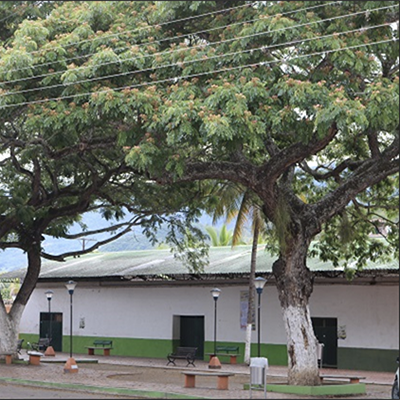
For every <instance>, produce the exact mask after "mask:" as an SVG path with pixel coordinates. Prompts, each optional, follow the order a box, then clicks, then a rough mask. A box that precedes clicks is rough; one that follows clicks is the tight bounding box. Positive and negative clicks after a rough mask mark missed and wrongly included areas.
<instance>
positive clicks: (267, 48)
mask: <svg viewBox="0 0 400 400" xmlns="http://www.w3.org/2000/svg"><path fill="white" fill-rule="evenodd" d="M384 26H390V24H389V23H386V24H381V25H375V26H368V27H365V28H359V29H353V30H350V31H344V32H335V33H332V34H330V35H324V36H315V37H312V38H307V39H298V40H293V41H290V42H285V43H277V44H275V45H270V46H261V47H258V48H252V49H247V50H241V51H236V52H231V53H225V54H223V55H216V56H211V57H207V59H206V60H204V59H197V60H189V61H182V62H181V63H179V62H178V63H172V64H164V65H159V66H158V67H150V68H145V69H141V70H136V71H127V72H121V73H118V74H113V75H106V76H100V77H95V78H90V79H84V80H80V81H75V82H73V83H71V84H67V85H66V84H64V83H59V84H56V85H50V86H44V87H37V88H31V89H25V90H19V91H15V92H6V93H3V94H1V95H0V98H2V97H5V96H9V95H16V94H22V93H29V92H35V91H41V90H46V89H54V88H57V87H65V86H72V85H78V84H81V83H86V82H94V81H98V80H103V79H110V78H117V77H120V76H127V75H136V74H139V73H142V72H149V71H157V70H159V69H163V68H169V67H182V68H183V66H187V65H190V64H194V63H198V62H202V61H210V60H213V59H221V58H225V57H229V56H235V55H240V54H245V53H250V52H256V51H266V50H271V49H273V48H276V47H281V46H292V45H295V44H297V43H306V42H311V41H313V40H321V39H326V38H328V37H334V36H339V35H346V34H349V33H355V32H361V31H366V30H369V29H376V28H381V27H384Z"/></svg>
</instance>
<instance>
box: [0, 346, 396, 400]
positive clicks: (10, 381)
mask: <svg viewBox="0 0 400 400" xmlns="http://www.w3.org/2000/svg"><path fill="white" fill-rule="evenodd" d="M24 356H25V355H24ZM67 357H68V356H67V355H65V354H64V355H62V354H57V356H56V357H54V358H52V359H51V361H52V362H41V364H40V365H39V366H34V365H27V364H12V365H5V364H0V390H1V394H2V395H3V393H4V395H5V390H6V388H7V385H8V388H9V389H10V386H11V385H12V386H13V390H12V391H11V392H12V393H13V394H14V395H15V396H17V394H18V393H19V392H18V390H17V387H15V386H14V385H16V384H18V387H19V388H20V390H21V391H23V390H24V388H25V386H21V384H24V385H32V384H35V385H39V388H40V390H44V392H42V393H39V392H38V390H39V389H38V388H36V389H32V391H31V393H32V395H33V396H34V397H32V396H29V397H26V396H25V397H24V396H23V395H21V396H19V397H18V396H17V397H11V396H7V397H6V398H57V397H46V396H45V395H46V390H47V389H46V387H52V388H53V391H52V392H55V391H56V390H58V389H60V388H62V389H63V390H64V391H63V397H64V398H67V397H66V395H65V396H64V393H65V394H67V393H69V395H68V396H69V397H68V398H84V396H87V397H86V398H94V397H93V395H92V394H91V393H93V392H95V393H98V396H97V398H109V397H107V391H108V393H112V394H115V395H114V398H116V395H119V396H122V395H125V396H126V397H127V398H156V397H159V398H160V397H161V398H167V397H168V398H171V397H173V394H175V395H180V396H181V398H182V397H183V398H188V397H197V398H215V399H216V398H220V399H224V398H225V399H248V398H250V392H249V390H245V389H244V388H243V386H244V384H248V383H249V382H250V371H249V370H250V369H249V367H248V366H247V365H245V364H240V365H230V364H225V363H223V364H222V370H224V371H229V372H234V373H235V375H234V376H233V377H231V378H230V379H229V390H217V389H216V379H211V378H207V377H197V378H196V388H192V389H188V388H184V387H183V382H184V377H183V375H182V373H181V372H182V371H185V370H188V369H195V370H208V371H209V369H208V364H207V362H204V361H196V367H195V368H193V367H191V366H190V367H186V363H185V362H184V361H183V360H178V361H177V366H173V365H169V366H166V363H167V360H166V359H165V360H164V359H144V358H132V357H116V356H110V357H104V356H76V357H75V359H76V360H77V362H78V366H79V370H78V373H72V374H71V373H65V372H64V368H63V367H64V364H63V363H62V362H60V361H62V360H63V359H65V360H66V359H67ZM24 358H25V359H27V358H26V356H25V357H24ZM46 359H47V360H45V359H43V360H42V361H50V357H46ZM95 360H98V363H93V362H91V363H88V362H83V361H95ZM56 361H58V362H56ZM334 372H335V373H338V374H339V373H340V374H342V373H343V371H340V372H339V371H334ZM329 373H332V371H329ZM357 374H361V376H366V377H367V379H366V383H367V394H366V395H357V396H350V397H348V398H351V399H385V398H386V399H389V398H390V390H391V386H390V384H391V382H392V378H393V377H392V375H393V376H394V373H393V374H390V373H378V374H372V373H365V371H363V372H361V373H360V372H359V371H358V372H357ZM285 382H286V368H285V367H272V366H271V367H270V368H269V369H268V374H267V383H285ZM107 388H108V389H107ZM3 389H4V391H3ZM74 390H80V393H81V395H79V396H78V397H74ZM35 393H36V394H35ZM85 393H86V394H85ZM54 394H55V393H54ZM84 394H85V395H84ZM49 395H50V393H49ZM100 395H101V396H104V397H100ZM1 397H2V396H1ZM176 397H177V396H176ZM267 397H268V398H273V399H311V398H314V399H315V397H311V396H308V397H306V396H296V395H290V394H281V393H270V392H268V395H267ZM58 398H59V397H58ZM252 398H255V399H257V398H264V393H263V392H260V391H257V392H256V391H252ZM326 398H329V397H326ZM330 398H332V397H330ZM340 398H341V399H343V398H346V397H340Z"/></svg>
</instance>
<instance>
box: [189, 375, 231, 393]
mask: <svg viewBox="0 0 400 400" xmlns="http://www.w3.org/2000/svg"><path fill="white" fill-rule="evenodd" d="M181 374H183V375H185V388H194V387H196V376H216V377H217V389H220V390H228V378H229V377H230V376H234V375H235V374H233V373H231V372H195V371H186V372H181Z"/></svg>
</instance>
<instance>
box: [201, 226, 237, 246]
mask: <svg viewBox="0 0 400 400" xmlns="http://www.w3.org/2000/svg"><path fill="white" fill-rule="evenodd" d="M206 231H207V233H208V235H209V236H210V239H211V245H212V246H213V247H219V246H229V245H231V244H232V237H233V233H232V231H229V230H228V229H227V227H226V225H225V224H224V225H222V227H221V230H220V231H219V232H218V231H217V229H215V228H214V227H213V226H207V227H206Z"/></svg>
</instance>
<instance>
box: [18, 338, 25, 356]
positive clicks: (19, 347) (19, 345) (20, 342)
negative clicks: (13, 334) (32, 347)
mask: <svg viewBox="0 0 400 400" xmlns="http://www.w3.org/2000/svg"><path fill="white" fill-rule="evenodd" d="M23 342H24V339H18V342H17V353H18V354H21V350H22V343H23Z"/></svg>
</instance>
